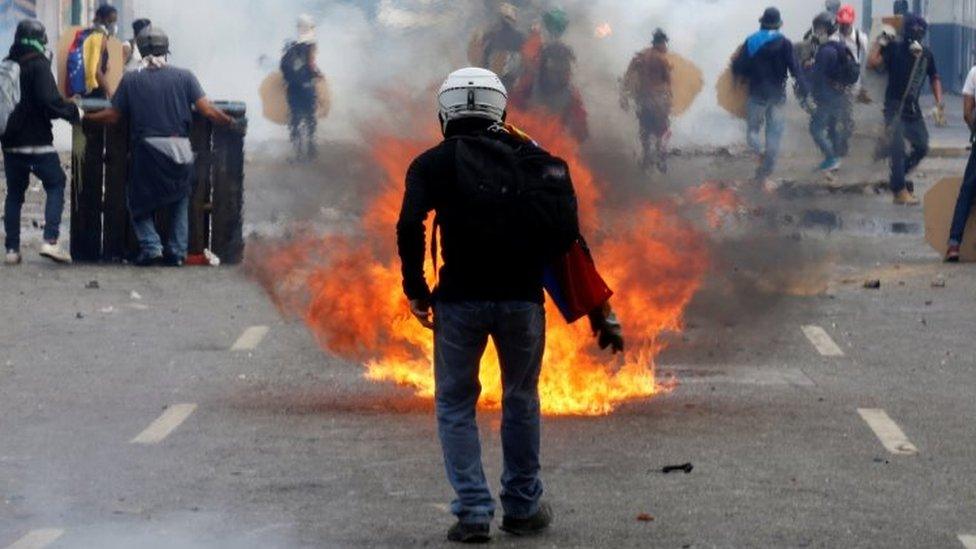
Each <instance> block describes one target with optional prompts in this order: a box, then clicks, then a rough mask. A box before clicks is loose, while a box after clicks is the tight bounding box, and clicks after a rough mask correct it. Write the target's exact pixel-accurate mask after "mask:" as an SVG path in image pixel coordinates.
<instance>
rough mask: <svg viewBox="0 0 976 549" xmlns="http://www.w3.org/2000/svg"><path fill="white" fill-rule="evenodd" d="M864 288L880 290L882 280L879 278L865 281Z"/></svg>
mask: <svg viewBox="0 0 976 549" xmlns="http://www.w3.org/2000/svg"><path fill="white" fill-rule="evenodd" d="M864 288H865V289H868V290H880V289H881V281H880V280H878V279H874V280H866V281H864Z"/></svg>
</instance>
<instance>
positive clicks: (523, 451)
mask: <svg viewBox="0 0 976 549" xmlns="http://www.w3.org/2000/svg"><path fill="white" fill-rule="evenodd" d="M507 102H508V92H507V89H506V88H505V86H504V85H503V84H502V82H501V80H500V79H499V78H498V76H497V75H495V74H494V73H492V72H491V71H488V70H485V69H478V68H468V69H462V70H460V71H457V72H455V73H452V74H451V75H450V76H449V77H448V78H447V80H446V81H445V82H444V84H443V86H442V87H441V90H440V92H439V94H438V103H439V108H440V121H441V128H442V130H443V133H444V141H443V142H442V143H441V144H439V145H437V146H436V147H434V148H432V149H430V150H428V151H427V152H425V153H423V154H422V155H420V156H419V157H418V158H417V159H416V160H415V161H414V162H413V163H412V165H411V166H410V168H409V170H408V172H407V175H406V192H405V194H404V197H403V206H402V209H401V211H400V218H399V221H398V223H397V242H398V248H399V254H400V259H401V263H402V270H403V288H404V292H405V294H406V296H407V298H408V299H409V300H410V308H411V311H412V312H413V314H414V316H416V318H417V319H418V320H419V321H420V322H421V323H422V324H423V325H424V326H426V327H428V328H430V329H432V330H433V331H434V379H435V386H436V390H435V402H436V413H437V423H438V433H439V435H440V440H441V445H442V448H443V453H444V462H445V466H446V469H447V476H448V479H449V480H450V482H451V485H452V486H453V487H454V489H455V491H456V493H457V499H456V500H455V501H454V503H453V505H452V511H453V513H454V514H455V515H456V516H457V517H458V522H457V523H456V524H455V525H454V526H453V527H452V528H451V529H450V530H449V532H448V539H449V540H451V541H456V542H469V543H470V542H484V541H488V539H489V538H490V535H491V534H490V523H491V520H492V517H493V515H494V510H495V503H494V500H493V499H492V496H491V492H490V491H489V488H488V483H487V481H486V480H485V475H484V471H483V468H482V462H481V445H480V442H479V438H478V426H477V423H476V413H475V409H476V404H477V402H478V397H479V394H480V390H481V387H480V385H479V382H478V371H479V367H480V362H481V357H482V354H483V353H484V351H485V347H486V345H487V343H488V338H489V337H491V338H492V340H493V341H494V344H495V348H496V349H497V351H498V357H499V362H500V365H501V369H502V376H501V377H502V385H503V392H504V396H503V400H502V425H501V437H502V448H503V452H504V472H503V474H502V491H501V502H502V506H503V508H504V511H505V516H504V519H503V521H502V526H501V527H502V529H503V530H505V531H507V532H510V533H512V534H516V535H530V534H535V533H539V532H541V531H543V530H545V529H546V528H547V527H548V526H549V524H550V522H551V521H552V510H551V508H550V506H549V505H548V504H547V503H545V502H542V501H541V498H542V494H543V487H542V481H541V479H540V460H539V450H540V423H541V418H540V402H539V389H538V382H539V374H540V370H541V367H542V357H543V351H544V348H545V327H546V318H545V309H544V308H543V286H544V278H545V271H546V269H547V266H549V265H551V264H555V263H556V262H558V260H559V259H560V258H562V257H563V256H564V254H568V253H569V252H570V251H571V250H575V251H576V253H577V254H579V253H580V250H581V248H580V240H579V239H580V236H579V219H578V215H577V203H576V195H575V192H574V190H573V185H572V180H571V177H570V173H569V167H568V166H567V164H566V163H565V162H564V161H562V160H560V159H559V158H556V157H554V156H552V155H550V154H549V153H548V152H546V151H545V150H543V149H542V148H541V147H540V146H539V145H538V144H536V143H535V142H534V141H532V140H531V139H530V138H529V137H528V136H526V135H525V134H524V133H522V132H520V131H518V130H517V129H515V128H514V127H512V126H510V125H506V124H505V123H504V121H505V118H506V108H507ZM431 211H433V212H435V218H434V232H435V237H436V236H437V235H439V236H440V238H439V240H440V242H441V243H442V247H441V256H442V257H443V260H444V264H443V267H442V268H441V269H440V272H439V278H438V284H437V287H436V288H435V289H434V290H433V292H432V291H431V289H430V288H429V286H428V284H427V281H426V279H425V277H424V258H425V255H426V249H427V248H426V243H425V237H426V233H425V224H424V223H425V220H426V219H427V217H428V215H429V214H430V212H431ZM435 242H436V240H435ZM435 255H436V254H435ZM584 255H585V254H584ZM577 257H579V256H578V255H577ZM435 264H436V262H435ZM591 312H592V313H593V314H591V321H592V322H593V325H594V328H595V331H596V333H597V334H598V335H599V338H600V342H601V344H602V345H605V346H612V347H613V348H614V350H622V348H623V339H622V337H621V333H620V325H619V323H617V322H616V320H615V318H614V317H613V315H612V311H611V310H610V309H609V306H608V305H607V304H606V301H604V302H603V303H602V304H598V305H597V306H595V307H593V308H592V311H591Z"/></svg>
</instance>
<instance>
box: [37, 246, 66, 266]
mask: <svg viewBox="0 0 976 549" xmlns="http://www.w3.org/2000/svg"><path fill="white" fill-rule="evenodd" d="M41 257H46V258H48V259H50V260H51V261H54V262H55V263H64V264H68V263H71V254H69V253H68V252H66V251H64V249H62V248H61V246H58V245H57V244H51V243H48V242H45V243H44V244H42V245H41Z"/></svg>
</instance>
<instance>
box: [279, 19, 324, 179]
mask: <svg viewBox="0 0 976 549" xmlns="http://www.w3.org/2000/svg"><path fill="white" fill-rule="evenodd" d="M297 27H298V39H297V40H295V41H293V42H289V43H288V44H287V45H285V52H284V55H282V57H281V66H280V68H281V74H282V76H283V77H284V79H285V85H286V86H287V88H288V110H289V113H290V117H291V119H290V121H289V126H290V128H291V142H292V145H294V147H295V160H299V161H301V160H311V159H314V158H315V156H316V152H317V151H316V146H315V132H316V130H317V127H318V113H317V110H318V94H317V93H316V85H317V83H318V80H319V79H320V78H322V73H321V71H319V68H318V64H317V63H316V55H317V53H318V43H317V38H316V36H315V20H314V19H312V16H310V15H302V16H300V17H299V18H298V25H297Z"/></svg>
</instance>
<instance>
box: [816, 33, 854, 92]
mask: <svg viewBox="0 0 976 549" xmlns="http://www.w3.org/2000/svg"><path fill="white" fill-rule="evenodd" d="M823 47H825V48H826V47H830V48H834V51H836V52H837V68H836V69H835V71H834V74H832V75H830V77H831V80H833V81H834V82H837V83H838V84H840V85H842V86H853V85H854V84H857V81H858V80H860V79H861V65H860V64H859V63H858V62H857V59H855V58H854V53H853V52H852V51H851V49H850V48H848V47H847V44H845V43H843V42H838V41H835V40H831V41H830V42H827V43H826V44H824V46H823Z"/></svg>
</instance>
